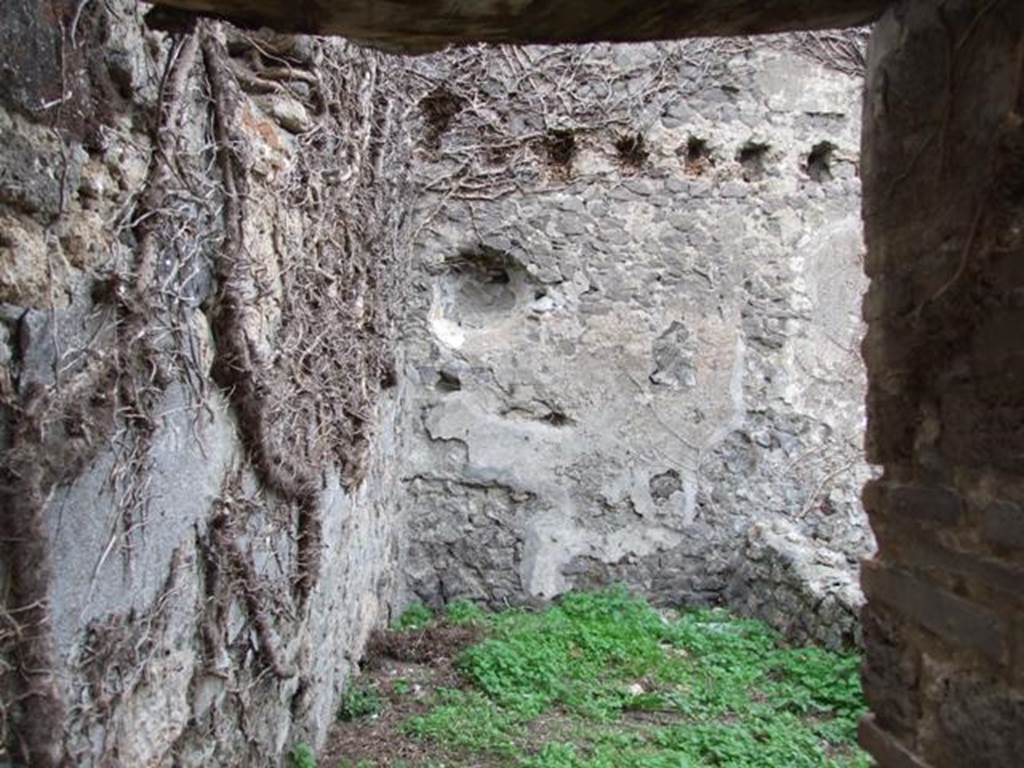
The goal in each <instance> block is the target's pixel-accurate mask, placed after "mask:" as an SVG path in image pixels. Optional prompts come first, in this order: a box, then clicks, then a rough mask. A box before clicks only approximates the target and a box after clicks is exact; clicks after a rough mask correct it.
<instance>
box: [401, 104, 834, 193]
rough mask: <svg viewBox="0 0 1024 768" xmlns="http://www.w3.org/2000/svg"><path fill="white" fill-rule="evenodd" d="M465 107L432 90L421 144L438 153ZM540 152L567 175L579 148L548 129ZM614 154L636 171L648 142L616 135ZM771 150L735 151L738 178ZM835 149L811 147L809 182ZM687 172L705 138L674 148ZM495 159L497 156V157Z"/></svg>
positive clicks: (826, 172)
mask: <svg viewBox="0 0 1024 768" xmlns="http://www.w3.org/2000/svg"><path fill="white" fill-rule="evenodd" d="M463 106H464V99H462V98H461V97H459V96H457V95H455V94H453V93H451V92H450V91H447V90H446V89H444V88H437V89H435V90H434V91H433V92H432V93H430V94H429V95H427V96H426V97H425V98H424V99H423V100H422V101H421V102H420V110H421V112H422V114H423V117H424V120H425V123H426V134H427V135H426V136H425V137H424V144H425V145H426V146H427V147H428V148H430V149H435V150H436V149H438V148H439V147H440V144H441V136H442V135H443V134H444V133H445V132H446V131H447V130H448V128H449V127H450V125H451V121H452V119H453V118H454V117H455V115H457V114H458V113H459V112H460V111H461V110H462V108H463ZM540 143H541V148H542V150H543V152H544V155H545V157H546V159H547V161H548V164H549V165H550V166H551V167H552V168H553V169H554V170H556V171H557V172H559V173H560V174H562V175H567V174H569V173H571V171H572V164H573V161H574V160H575V158H576V155H577V152H578V144H577V141H576V136H575V134H574V133H573V131H571V130H569V129H566V128H552V129H549V130H548V131H547V132H546V134H545V135H544V137H543V138H542V139H541V142H540ZM613 146H614V149H615V156H616V158H617V159H618V161H619V163H620V164H621V165H623V166H624V167H626V168H632V169H640V168H642V167H643V166H644V165H645V164H646V162H647V160H648V158H649V157H650V149H649V148H648V146H647V140H646V139H645V138H644V135H643V134H642V133H629V132H627V133H621V134H619V135H618V136H617V137H616V139H615V141H614V143H613ZM770 150H771V146H770V145H768V144H766V143H763V142H757V141H748V142H747V143H746V144H744V145H743V146H742V147H740V148H739V150H738V151H737V153H736V156H735V157H736V160H737V162H739V164H740V166H741V167H742V169H743V170H742V174H743V178H744V179H745V180H747V181H757V180H758V179H761V178H764V177H765V176H766V175H767V173H768V161H769V159H770ZM835 150H836V145H835V144H833V143H832V142H830V141H820V142H818V143H817V144H815V145H814V146H813V147H811V149H810V151H809V152H808V153H807V155H806V159H805V161H804V163H803V166H802V167H803V170H804V172H805V173H806V174H807V176H808V177H810V178H811V180H812V181H816V182H818V183H825V182H827V181H830V180H831V179H832V160H833V154H834V152H835ZM676 153H677V154H678V155H679V156H680V158H681V160H682V161H683V165H684V167H685V168H686V170H687V172H688V173H691V174H693V175H701V174H703V173H705V172H706V171H708V170H710V169H711V168H712V167H713V166H714V165H715V163H716V161H717V157H716V155H715V153H714V152H713V151H712V149H711V146H710V143H709V142H708V140H707V139H705V138H701V137H699V136H690V138H689V139H688V140H687V142H686V144H685V145H683V146H682V147H680V148H679V149H678V150H676ZM498 159H499V160H500V159H501V158H498Z"/></svg>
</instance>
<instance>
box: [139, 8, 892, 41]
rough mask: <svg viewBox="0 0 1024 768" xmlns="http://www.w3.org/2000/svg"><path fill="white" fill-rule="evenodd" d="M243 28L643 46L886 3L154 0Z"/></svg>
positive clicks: (857, 12)
mask: <svg viewBox="0 0 1024 768" xmlns="http://www.w3.org/2000/svg"><path fill="white" fill-rule="evenodd" d="M157 5H158V6H160V7H163V8H176V9H182V10H186V11H191V12H194V13H197V14H201V15H209V16H217V17H220V18H224V19H227V20H229V21H232V22H235V23H237V24H240V25H243V26H250V27H259V26H262V27H271V28H273V29H276V30H278V31H281V32H304V33H309V34H324V35H341V36H344V37H348V38H351V39H354V40H357V41H360V42H363V43H366V44H370V45H374V46H377V47H380V48H385V49H390V50H398V51H408V52H417V51H429V50H435V49H438V48H443V47H445V46H447V45H464V44H468V43H478V42H483V43H585V42H594V41H612V42H639V41H642V40H669V39H676V38H683V37H704V36H711V35H748V34H756V33H762V32H784V31H791V30H798V29H825V28H829V27H850V26H857V25H861V24H865V23H867V22H869V21H872V20H873V19H874V18H876V17H877V16H878V15H879V14H880V13H881V11H882V10H883V9H884V8H885V6H886V5H888V0H157Z"/></svg>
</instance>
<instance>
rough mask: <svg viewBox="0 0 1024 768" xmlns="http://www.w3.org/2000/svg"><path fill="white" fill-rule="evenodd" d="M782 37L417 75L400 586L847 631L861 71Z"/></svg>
mask: <svg viewBox="0 0 1024 768" xmlns="http://www.w3.org/2000/svg"><path fill="white" fill-rule="evenodd" d="M797 42H798V41H795V40H793V39H791V38H779V39H770V40H764V41H761V42H759V43H758V44H752V43H749V42H742V41H737V42H726V41H713V42H691V43H677V44H675V43H674V44H667V45H662V46H657V47H655V46H624V47H596V48H591V49H588V50H587V51H586V53H585V54H580V53H579V52H577V51H574V50H572V49H565V48H562V49H559V48H554V49H541V50H540V51H533V50H524V51H523V52H521V53H520V52H517V53H516V57H514V58H513V57H511V56H507V55H503V54H501V53H483V52H477V53H466V54H464V55H461V56H448V57H446V58H443V59H435V60H432V59H428V60H426V63H424V64H423V65H422V66H423V67H424V68H425V69H427V71H428V72H429V73H431V74H432V75H433V77H434V78H435V83H436V84H437V90H435V91H432V94H431V96H430V97H429V99H428V100H427V101H425V102H424V104H423V105H422V106H423V114H424V120H425V121H426V127H425V129H424V133H425V134H427V137H426V139H425V141H424V145H423V146H422V147H421V152H420V164H418V167H419V168H421V170H420V176H421V178H422V179H423V182H422V183H423V185H424V187H425V188H426V190H427V191H428V194H427V195H426V197H425V200H424V202H423V204H422V206H421V207H422V209H423V211H425V214H424V215H425V217H426V218H425V219H424V220H423V223H422V224H421V225H420V235H419V240H418V263H419V267H420V278H419V292H418V294H417V301H416V303H415V305H414V311H413V313H412V314H411V316H410V320H409V322H408V323H407V329H406V334H405V344H406V346H407V348H408V353H407V354H408V357H407V360H408V377H409V379H410V381H411V382H412V385H411V386H412V398H413V407H414V408H415V416H416V419H414V420H411V421H410V424H411V425H412V427H413V428H414V432H413V434H412V435H411V436H410V438H409V446H410V452H409V460H408V462H407V463H406V465H405V466H404V467H403V473H404V475H405V490H406V496H407V498H406V499H405V500H404V501H403V503H404V504H405V506H406V507H407V510H408V513H407V514H408V519H409V525H410V526H411V531H410V543H409V549H408V553H407V555H406V556H405V557H404V558H403V568H404V571H405V574H406V579H407V582H408V586H409V588H410V590H411V592H412V593H413V595H414V596H415V597H417V598H419V599H422V600H425V601H427V602H428V603H431V604H436V603H439V602H442V601H446V600H450V599H453V598H457V597H467V598H472V599H477V600H483V601H485V602H487V603H489V604H491V605H502V604H506V603H521V602H526V601H531V600H535V599H545V598H551V597H553V596H555V595H558V594H560V593H562V592H564V591H566V590H568V589H570V588H573V587H577V588H592V587H596V586H600V585H603V584H607V583H610V582H624V583H627V584H629V585H630V586H632V587H635V588H637V589H639V590H640V591H641V592H643V593H645V594H647V595H650V596H651V597H653V598H655V599H656V600H658V601H661V602H665V603H673V604H693V603H698V604H700V603H705V604H706V603H709V602H720V601H723V600H726V601H728V602H730V603H731V604H734V605H737V606H740V607H742V608H743V609H745V610H746V611H748V612H749V613H752V614H755V615H759V616H764V617H766V618H769V619H771V620H773V621H774V623H776V624H777V625H779V626H780V628H783V629H785V630H787V631H790V632H791V633H792V634H793V636H794V637H798V638H800V639H806V638H808V637H813V638H816V639H821V640H824V641H826V642H828V643H830V644H832V645H837V646H838V645H840V644H842V643H843V642H850V641H852V640H853V638H854V637H855V630H854V626H855V624H856V622H855V620H854V615H855V612H856V610H857V607H858V605H859V599H860V598H859V590H858V589H857V587H856V584H855V573H856V563H857V559H858V557H859V556H861V555H864V554H866V553H867V552H869V551H870V550H871V547H872V541H871V536H870V533H869V532H868V531H867V526H866V520H865V519H864V517H863V513H862V512H861V509H860V505H859V500H858V492H859V488H860V486H861V484H862V483H863V482H864V479H865V478H866V477H867V476H868V469H867V468H866V466H865V465H864V464H863V462H862V460H861V458H860V442H861V434H862V431H863V423H864V421H863V420H864V410H863V387H864V382H863V372H862V369H861V365H860V361H859V359H858V355H857V350H856V345H857V342H858V340H859V338H860V334H861V325H860V321H859V318H858V316H857V310H856V308H857V306H858V300H859V297H860V295H861V293H862V291H863V290H864V278H863V276H862V272H861V270H862V263H861V259H862V247H863V246H862V242H861V238H860V233H859V222H858V220H857V215H856V211H857V209H858V206H859V190H860V184H859V179H858V178H857V147H858V142H859V130H858V128H859V120H858V117H859V109H860V100H859V95H860V85H861V83H860V79H859V78H858V77H857V76H856V75H850V74H844V73H842V72H839V71H836V70H834V69H832V68H829V67H827V66H825V65H823V64H822V63H820V62H819V61H817V60H815V59H813V58H812V57H811V56H809V55H808V52H807V51H806V50H801V49H800V46H799V45H797ZM608 73H614V74H611V75H610V74H608ZM567 94H568V95H571V98H567V97H566V95H567ZM442 98H443V99H446V101H444V102H442ZM444 104H447V105H448V106H447V109H442V106H443V105H444ZM495 126H497V127H495ZM431 128H432V129H433V132H432V133H431V131H430V130H429V129H431ZM637 135H639V136H640V139H639V140H638V139H637V138H636V137H637ZM824 146H827V147H828V148H829V149H828V152H827V155H828V157H827V159H823V158H821V157H819V155H821V154H822V152H821V150H820V147H824ZM754 523H759V524H762V523H763V525H759V526H758V527H757V528H756V530H754V531H752V530H751V529H752V526H753V525H754ZM776 523H777V524H778V525H784V526H785V527H784V530H786V531H787V532H789V533H788V534H775V533H770V532H771V531H774V530H775V529H776ZM787 535H789V536H792V537H794V538H795V539H796V541H797V542H798V543H792V542H789V541H787V540H786V536H787ZM748 539H749V543H748ZM754 551H756V552H757V553H758V557H759V561H758V563H756V564H755V563H750V564H744V563H743V555H744V553H753V552H754ZM823 563H827V566H826V565H823ZM797 609H798V610H799V611H801V612H802V614H803V615H801V616H799V617H794V616H793V613H792V612H793V611H794V610H797Z"/></svg>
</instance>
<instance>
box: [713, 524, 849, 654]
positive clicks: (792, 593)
mask: <svg viewBox="0 0 1024 768" xmlns="http://www.w3.org/2000/svg"><path fill="white" fill-rule="evenodd" d="M733 569H734V570H733V576H732V580H731V581H730V583H729V586H728V587H727V589H726V592H725V602H726V604H727V605H729V606H730V607H731V608H733V609H735V610H738V611H740V612H743V613H747V614H751V615H755V616H762V617H764V618H765V619H766V620H767V621H768V622H769V623H771V624H772V625H773V626H775V627H778V628H779V629H780V630H781V631H782V632H783V633H784V634H785V635H786V636H787V637H789V638H791V639H793V640H794V641H796V642H799V643H815V644H819V645H824V646H826V647H828V648H833V649H836V650H838V649H842V648H849V647H851V646H854V645H858V646H859V645H861V644H862V642H863V641H862V638H861V629H860V620H859V617H858V613H859V612H860V608H861V605H862V603H863V600H864V598H863V595H862V593H861V590H860V585H859V584H858V583H857V576H856V573H854V572H851V568H850V565H849V563H848V562H847V560H846V558H845V557H843V556H842V555H841V554H840V553H837V552H836V551H834V550H831V549H827V548H823V547H822V546H821V545H820V543H817V542H815V541H813V540H811V539H809V538H808V537H806V536H804V535H803V534H801V533H800V532H799V531H798V530H796V528H795V527H793V526H792V525H790V524H788V523H786V522H785V521H781V520H777V521H774V522H773V523H772V524H771V527H769V526H768V525H764V524H761V523H755V524H754V525H752V526H751V528H750V532H749V533H748V535H747V543H746V546H745V547H743V548H742V549H741V550H740V551H739V552H738V553H737V554H736V557H735V559H734V562H733Z"/></svg>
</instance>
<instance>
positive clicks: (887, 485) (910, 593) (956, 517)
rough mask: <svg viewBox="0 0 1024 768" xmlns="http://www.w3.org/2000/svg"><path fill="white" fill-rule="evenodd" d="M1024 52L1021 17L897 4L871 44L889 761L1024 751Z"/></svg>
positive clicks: (867, 736) (871, 344) (873, 730)
mask: <svg viewBox="0 0 1024 768" xmlns="http://www.w3.org/2000/svg"><path fill="white" fill-rule="evenodd" d="M1022 57H1024V6H1022V5H1021V4H1020V3H1010V2H1006V3H994V4H992V5H991V6H989V7H986V8H985V9H981V8H980V7H979V5H978V4H977V3H972V2H966V1H963V2H961V1H959V0H954V1H952V2H946V3H941V4H940V3H933V2H918V3H914V2H901V3H897V4H896V5H895V7H894V8H893V10H892V11H891V12H889V13H888V14H886V16H885V17H884V19H883V20H882V21H881V22H880V23H879V25H878V27H877V29H876V31H875V34H874V38H873V42H872V51H871V59H870V71H869V79H868V87H867V94H868V101H867V107H866V110H865V115H864V130H865V143H864V145H865V155H864V184H865V205H864V215H865V216H864V218H865V232H866V238H867V243H868V260H867V270H868V274H869V275H870V276H871V290H870V291H869V293H868V295H867V297H866V299H865V302H864V308H865V316H866V318H867V320H868V323H869V332H868V335H867V338H866V340H865V343H864V358H865V360H866V362H867V365H868V372H869V376H870V382H871V387H870V390H869V395H868V409H869V417H870V418H869V433H868V454H869V458H870V459H871V460H872V461H874V462H877V463H879V464H882V465H883V466H884V468H885V474H884V475H883V476H882V478H881V479H879V480H877V481H875V482H872V483H871V484H869V485H868V487H867V488H866V490H865V492H864V504H865V507H866V509H867V511H868V514H869V516H870V518H871V523H872V526H873V527H874V529H875V531H876V533H877V535H878V541H879V553H878V555H877V557H875V558H874V559H873V560H872V561H871V562H869V563H868V564H867V566H866V567H865V569H864V577H863V582H864V589H865V592H866V594H867V596H868V603H867V607H866V609H865V611H864V635H865V641H866V642H865V644H866V647H867V660H866V665H865V671H864V683H865V690H866V693H867V696H868V700H869V703H870V705H871V709H872V711H873V716H872V718H871V719H869V720H867V721H866V722H865V723H864V726H863V730H862V742H863V743H864V745H865V746H866V747H867V748H868V749H870V750H871V752H872V753H874V754H875V756H876V757H877V758H878V760H879V761H880V762H881V763H882V764H883V765H886V766H890V765H892V766H922V765H931V766H935V768H954V766H956V767H958V766H966V765H970V766H985V767H986V768H1010V766H1017V765H1020V763H1021V755H1022V754H1024V622H1022V619H1024V603H1022V593H1021V589H1020V585H1021V583H1022V578H1024V567H1022V561H1024V536H1022V534H1024V512H1022V509H1021V505H1022V503H1024V485H1022V483H1021V476H1022V473H1024V463H1022V457H1024V428H1022V424H1024V398H1022V396H1021V385H1020V382H1021V370H1022V364H1024V363H1022V361H1024V356H1022V353H1024V346H1022V339H1024V337H1022V335H1021V320H1022V314H1021V308H1022V304H1021V296H1022V292H1021V288H1022V285H1024V272H1022V270H1021V265H1022V263H1024V234H1022V233H1024V185H1022V179H1024V175H1022V169H1024V127H1022V126H1024V118H1022V115H1024V69H1022V61H1024V58H1022ZM894 169H899V174H898V175H896V174H895V173H894Z"/></svg>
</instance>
